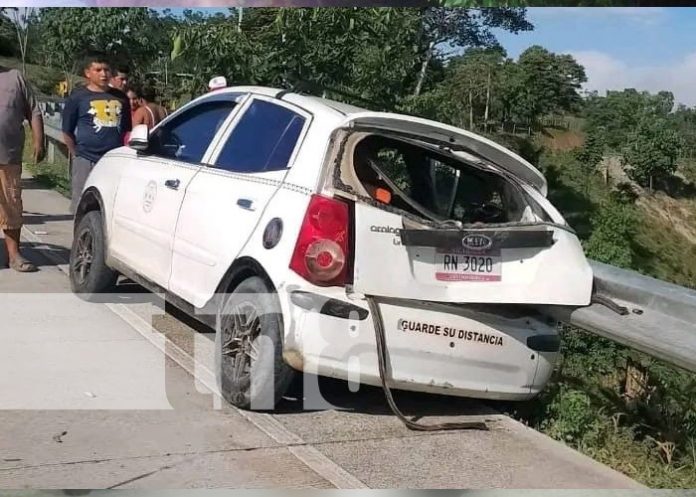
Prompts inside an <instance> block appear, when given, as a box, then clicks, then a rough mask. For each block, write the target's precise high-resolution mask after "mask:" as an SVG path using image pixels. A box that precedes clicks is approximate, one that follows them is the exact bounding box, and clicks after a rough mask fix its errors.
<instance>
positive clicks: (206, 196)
mask: <svg viewBox="0 0 696 497" xmlns="http://www.w3.org/2000/svg"><path fill="white" fill-rule="evenodd" d="M310 119H311V116H310V115H309V114H308V113H306V112H305V111H303V110H302V109H300V108H298V107H296V106H294V105H292V104H289V103H287V102H284V101H281V100H278V99H274V98H270V97H265V96H261V95H253V96H252V97H250V98H249V99H248V100H247V101H246V102H245V104H244V105H243V106H242V107H241V108H240V110H239V113H238V114H237V115H236V116H235V117H234V119H233V120H232V122H231V123H230V124H229V127H228V129H227V130H226V131H225V132H224V134H223V136H222V137H221V139H220V140H219V143H218V145H217V147H216V148H215V150H214V151H213V153H212V155H211V159H210V161H209V162H210V164H209V165H206V166H205V167H203V168H202V169H201V171H200V172H199V173H198V174H197V175H196V177H195V178H194V179H193V181H192V182H191V184H190V185H189V187H188V189H187V191H186V196H185V198H184V202H183V205H182V208H181V214H180V216H179V221H178V223H177V227H176V236H175V239H174V254H173V264H172V274H171V279H170V281H169V290H170V291H171V292H172V293H174V294H176V295H178V296H179V297H181V298H183V299H185V300H186V301H188V302H190V303H192V304H194V305H196V306H197V307H202V306H203V304H204V303H206V302H207V301H208V299H210V297H211V296H212V295H213V294H214V292H215V290H216V288H217V286H218V284H219V282H220V281H221V279H222V278H223V276H224V274H225V272H226V271H227V269H228V268H229V266H230V264H231V263H232V261H234V259H235V258H236V257H237V255H238V254H239V253H240V252H241V251H242V249H243V248H244V246H245V245H246V243H247V240H248V239H249V237H250V236H251V235H252V233H253V231H254V229H255V228H256V225H257V223H258V221H259V219H260V217H261V215H262V213H263V211H264V209H265V207H266V205H267V204H268V202H269V201H270V199H271V197H272V196H273V194H274V193H275V192H276V191H277V190H278V188H280V187H281V185H282V184H283V181H284V179H285V176H286V174H287V171H288V168H289V167H290V166H291V165H292V163H293V160H294V157H295V155H296V153H297V149H298V147H299V143H300V142H301V141H302V137H303V136H304V134H305V133H306V130H307V128H308V126H309V124H310Z"/></svg>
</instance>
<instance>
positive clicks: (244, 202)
mask: <svg viewBox="0 0 696 497" xmlns="http://www.w3.org/2000/svg"><path fill="white" fill-rule="evenodd" d="M237 205H238V206H239V207H241V208H242V209H246V210H248V211H253V210H254V201H253V200H251V199H248V198H238V199H237Z"/></svg>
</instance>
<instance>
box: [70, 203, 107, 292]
mask: <svg viewBox="0 0 696 497" xmlns="http://www.w3.org/2000/svg"><path fill="white" fill-rule="evenodd" d="M117 277H118V274H117V273H116V272H115V271H113V270H112V269H111V268H109V267H108V266H107V265H106V246H105V241H104V229H103V227H102V216H101V213H100V212H99V211H91V212H88V213H87V214H85V216H84V217H83V218H82V219H81V220H80V222H79V223H78V225H77V229H75V237H74V239H73V244H72V249H71V250H70V286H71V288H72V291H73V292H74V293H76V294H79V295H80V296H81V297H82V298H84V299H86V300H96V295H97V294H100V293H103V292H105V291H107V290H109V289H112V288H113V287H114V285H115V284H116V279H117Z"/></svg>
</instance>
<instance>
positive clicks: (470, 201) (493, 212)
mask: <svg viewBox="0 0 696 497" xmlns="http://www.w3.org/2000/svg"><path fill="white" fill-rule="evenodd" d="M353 166H354V168H355V173H356V175H357V178H358V179H359V180H360V182H361V183H362V186H363V187H364V188H365V190H366V191H367V192H368V194H370V196H372V197H373V198H377V199H381V201H383V202H384V203H388V204H389V205H391V206H393V207H396V208H399V209H402V210H404V211H406V212H409V213H411V214H414V215H417V216H420V217H426V218H429V219H432V220H435V221H456V222H459V223H462V224H475V223H492V224H493V223H495V224H498V223H509V222H518V221H521V220H523V217H525V212H524V211H525V208H526V207H527V205H526V204H527V202H525V200H524V198H523V196H522V195H521V193H520V192H519V190H518V188H517V187H516V186H515V185H513V184H511V183H510V182H509V181H507V180H506V179H505V178H504V177H502V176H500V175H498V174H495V173H492V172H488V171H484V170H482V169H479V168H477V167H474V166H471V165H469V164H466V163H465V162H463V161H461V160H458V159H457V158H456V157H454V156H452V155H449V153H438V152H437V151H434V150H431V149H429V148H425V147H419V146H418V145H414V144H411V143H408V142H405V141H401V140H398V139H394V138H390V137H385V136H380V135H368V136H366V137H365V138H364V139H362V140H361V141H360V142H359V143H358V144H357V145H356V147H355V151H354V155H353Z"/></svg>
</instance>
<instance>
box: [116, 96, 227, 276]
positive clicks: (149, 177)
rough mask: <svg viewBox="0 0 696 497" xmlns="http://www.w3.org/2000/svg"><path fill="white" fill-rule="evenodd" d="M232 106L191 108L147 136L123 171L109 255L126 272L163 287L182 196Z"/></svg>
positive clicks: (209, 103)
mask: <svg viewBox="0 0 696 497" xmlns="http://www.w3.org/2000/svg"><path fill="white" fill-rule="evenodd" d="M235 106H236V102H235V100H234V98H232V97H227V98H215V99H210V100H203V101H201V102H198V103H194V104H191V105H189V106H187V107H185V108H182V109H181V111H179V112H177V113H176V114H174V115H172V116H171V117H170V118H169V119H167V120H165V121H163V122H162V123H161V124H160V125H159V126H157V127H156V128H155V129H153V131H152V132H151V134H150V140H149V141H150V147H149V150H148V151H147V152H145V153H139V154H138V156H137V158H136V159H135V164H131V167H128V168H127V169H126V170H124V174H123V175H122V176H121V179H120V183H119V186H118V191H117V194H116V199H115V203H114V216H113V228H112V235H111V239H110V251H111V253H112V254H113V256H114V257H115V258H116V259H118V260H120V261H122V262H123V263H125V264H126V265H127V266H128V267H130V268H131V269H132V270H134V271H135V272H137V273H138V274H140V275H141V276H144V277H145V278H147V279H149V280H150V281H152V282H154V283H156V284H157V285H159V286H161V287H162V288H166V285H167V283H168V281H169V276H170V272H171V263H172V243H173V240H174V230H175V228H176V222H177V219H178V216H179V210H180V207H181V202H182V201H183V198H184V192H185V191H186V188H187V187H188V185H189V183H190V181H191V179H192V178H193V177H194V176H195V174H196V172H197V171H198V170H199V169H200V167H201V163H202V162H203V161H204V160H205V157H206V154H207V153H208V152H209V149H210V148H211V144H212V143H213V140H214V138H215V136H216V135H217V133H218V132H219V130H220V128H221V127H222V125H223V123H224V122H225V120H226V119H227V118H228V116H229V115H230V113H231V111H232V109H234V107H235Z"/></svg>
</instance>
